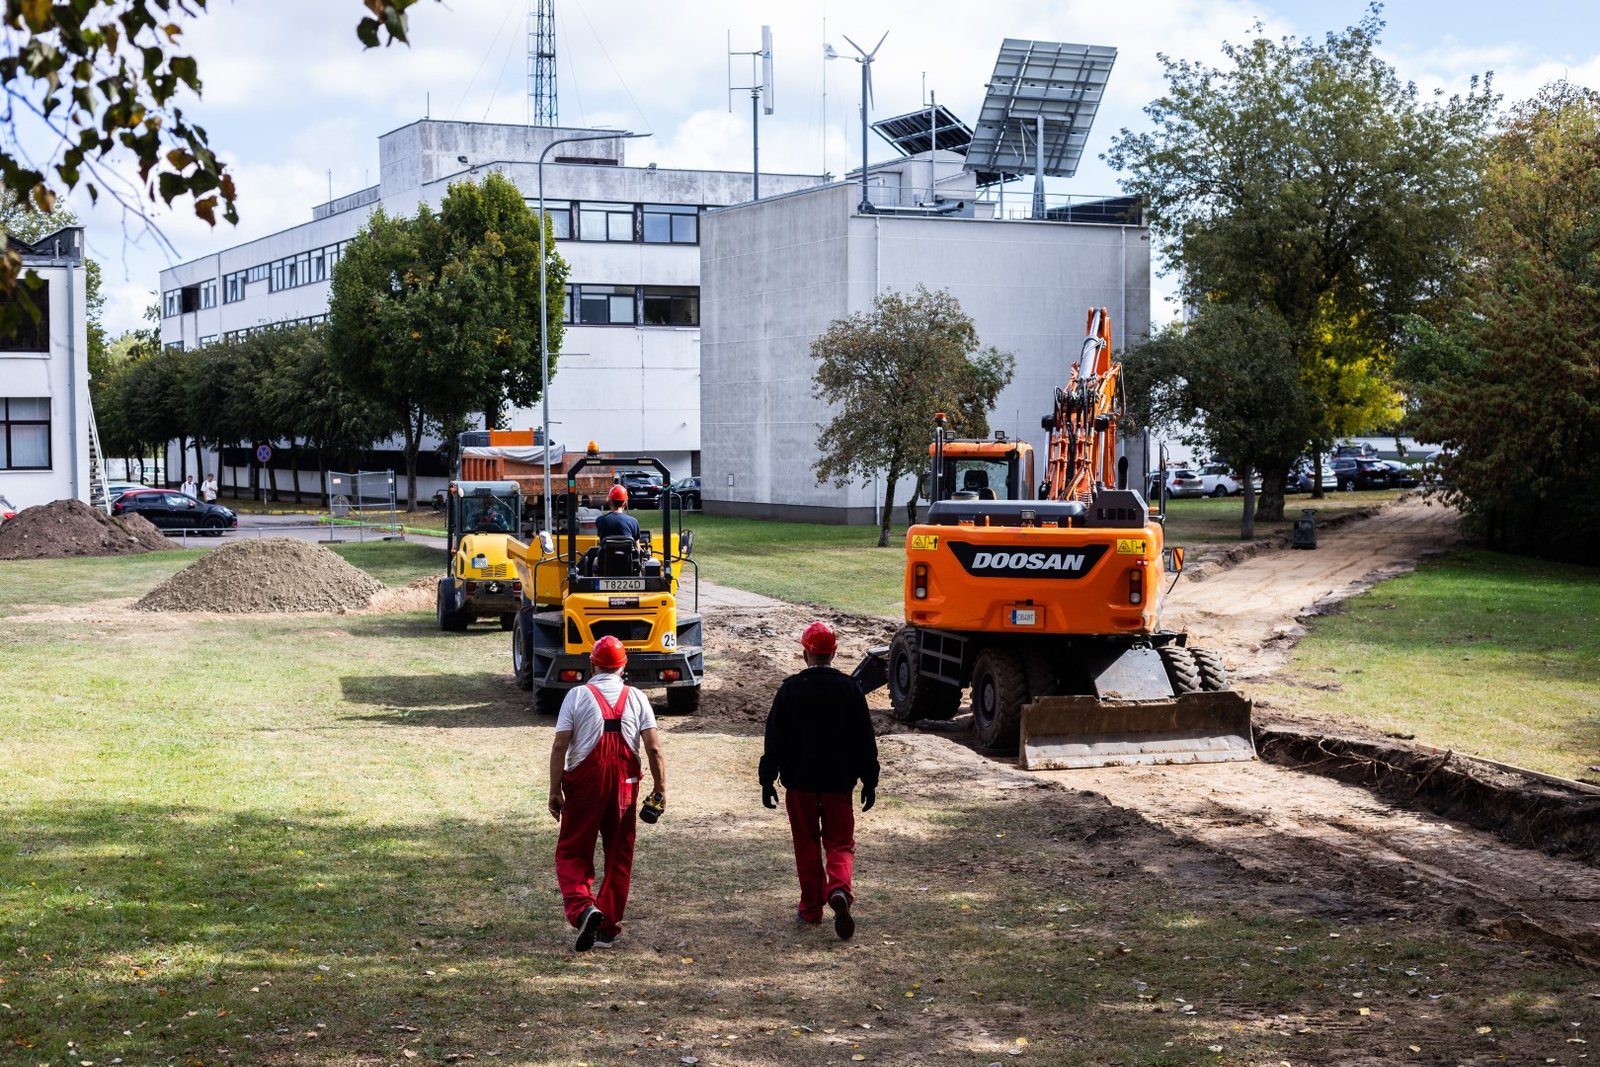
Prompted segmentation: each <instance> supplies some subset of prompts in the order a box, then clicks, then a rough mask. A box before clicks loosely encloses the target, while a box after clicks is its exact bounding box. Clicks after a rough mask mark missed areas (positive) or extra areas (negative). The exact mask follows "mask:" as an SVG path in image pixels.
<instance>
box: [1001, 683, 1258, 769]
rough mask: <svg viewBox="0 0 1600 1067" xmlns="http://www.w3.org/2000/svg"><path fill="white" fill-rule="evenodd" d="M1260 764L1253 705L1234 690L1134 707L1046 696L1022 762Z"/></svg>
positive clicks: (1026, 725) (1029, 722)
mask: <svg viewBox="0 0 1600 1067" xmlns="http://www.w3.org/2000/svg"><path fill="white" fill-rule="evenodd" d="M1255 758H1256V746H1255V741H1254V739H1253V737H1252V736H1251V733H1250V701H1248V700H1246V699H1245V698H1244V697H1242V696H1240V695H1239V694H1238V693H1234V692H1220V693H1187V694H1185V695H1183V696H1176V697H1170V698H1168V699H1165V700H1128V701H1110V700H1101V699H1099V698H1097V697H1092V696H1044V697H1037V698H1035V699H1034V701H1033V703H1031V704H1029V705H1027V706H1026V707H1025V708H1023V709H1022V754H1021V763H1022V766H1023V767H1024V768H1026V769H1028V770H1035V771H1037V770H1071V769H1075V768H1083V767H1131V766H1140V765H1146V764H1155V763H1231V762H1235V761H1242V760H1252V759H1255Z"/></svg>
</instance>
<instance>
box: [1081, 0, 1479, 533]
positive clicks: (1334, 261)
mask: <svg viewBox="0 0 1600 1067" xmlns="http://www.w3.org/2000/svg"><path fill="white" fill-rule="evenodd" d="M1380 10H1381V8H1380V6H1379V5H1373V6H1372V7H1371V8H1370V9H1369V12H1368V14H1367V16H1366V17H1365V18H1363V19H1362V20H1361V21H1360V23H1358V24H1357V25H1355V26H1352V27H1349V28H1347V29H1346V30H1344V31H1343V32H1341V33H1330V34H1328V35H1327V36H1326V37H1325V39H1324V40H1323V41H1321V42H1317V41H1315V40H1309V39H1308V40H1299V39H1297V38H1294V37H1286V38H1283V39H1282V40H1278V41H1273V40H1270V39H1268V38H1266V37H1265V36H1262V35H1260V34H1259V32H1258V34H1257V35H1256V36H1255V37H1253V38H1252V39H1251V40H1249V41H1248V42H1247V43H1245V44H1243V45H1236V44H1231V43H1230V44H1226V45H1224V47H1223V54H1224V56H1225V59H1226V62H1225V64H1224V65H1223V66H1221V67H1209V66H1206V65H1203V64H1200V63H1196V62H1192V61H1188V60H1175V59H1171V58H1168V57H1166V56H1162V57H1161V61H1162V63H1163V65H1164V66H1165V68H1166V79H1167V83H1168V90H1167V93H1166V95H1165V96H1163V97H1161V98H1160V99H1158V100H1156V101H1154V102H1153V103H1151V104H1150V105H1149V106H1148V107H1146V108H1145V113H1146V114H1147V115H1149V116H1150V118H1151V119H1152V121H1153V122H1154V129H1152V130H1150V131H1148V132H1143V133H1132V132H1130V131H1128V130H1123V131H1122V132H1121V133H1120V134H1119V135H1118V136H1117V137H1116V138H1114V140H1113V143H1112V147H1111V149H1110V151H1109V152H1107V153H1106V159H1107V160H1108V161H1109V162H1110V163H1111V165H1112V166H1114V167H1116V168H1118V169H1119V170H1122V171H1124V172H1126V173H1127V174H1128V175H1129V177H1128V178H1127V179H1126V180H1125V182H1124V187H1125V189H1126V190H1127V191H1128V192H1130V193H1134V194H1136V195H1138V196H1140V197H1142V198H1143V199H1144V200H1145V202H1146V203H1147V205H1148V215H1147V217H1148V219H1149V220H1150V224H1151V226H1152V228H1153V229H1154V230H1155V231H1156V233H1157V235H1158V236H1159V237H1160V238H1161V239H1162V240H1163V243H1164V251H1163V255H1164V258H1165V261H1166V265H1167V266H1168V267H1169V268H1170V269H1173V270H1176V271H1178V272H1179V273H1180V275H1181V278H1182V288H1181V291H1182V295H1183V298H1184V300H1185V302H1186V303H1188V304H1189V305H1191V306H1195V307H1200V306H1202V305H1204V304H1207V303H1239V304H1242V305H1244V306H1246V307H1249V308H1252V309H1261V310H1267V311H1270V312H1271V313H1273V314H1276V315H1278V316H1279V317H1280V318H1281V319H1282V320H1283V322H1284V325H1285V327H1286V328H1287V330H1288V335H1289V338H1290V344H1291V347H1290V353H1291V355H1292V357H1293V359H1294V361H1295V364H1296V366H1297V367H1298V368H1300V370H1301V372H1302V373H1303V375H1304V378H1305V386H1306V388H1305V389H1303V390H1301V393H1300V395H1301V396H1302V398H1303V401H1304V406H1303V408H1302V409H1301V410H1300V411H1299V412H1297V417H1298V418H1299V419H1300V421H1301V423H1302V433H1301V434H1300V441H1299V443H1298V444H1295V443H1286V444H1285V446H1284V449H1283V451H1282V452H1281V453H1279V454H1274V455H1268V456H1262V457H1260V462H1261V464H1262V470H1261V473H1262V477H1263V492H1262V500H1261V511H1262V514H1263V516H1264V517H1269V518H1281V517H1282V514H1283V495H1282V486H1283V484H1284V479H1285V477H1286V475H1287V473H1288V470H1289V467H1290V465H1291V464H1292V462H1293V460H1294V458H1295V456H1296V455H1297V454H1298V453H1299V451H1300V450H1301V449H1302V448H1304V447H1305V446H1306V444H1307V443H1308V442H1314V441H1322V440H1328V439H1331V438H1332V436H1333V435H1334V426H1335V424H1337V423H1338V422H1340V421H1347V420H1345V419H1344V416H1345V415H1346V414H1348V409H1349V403H1348V400H1347V399H1346V397H1348V396H1354V397H1371V396H1373V395H1374V394H1375V393H1379V392H1381V390H1382V388H1383V385H1384V376H1385V374H1386V372H1387V358H1388V357H1387V353H1388V352H1390V351H1392V344H1391V342H1392V339H1393V337H1394V335H1395V331H1396V329H1397V326H1398V323H1399V321H1400V320H1401V318H1402V317H1403V316H1405V315H1407V314H1410V313H1414V312H1419V311H1428V310H1430V309H1436V308H1438V307H1440V306H1442V305H1443V304H1444V303H1446V302H1447V297H1448V296H1449V294H1450V293H1451V291H1452V289H1451V285H1452V279H1453V278H1454V276H1455V274H1456V272H1457V270H1458V268H1459V266H1460V263H1461V242H1462V239H1463V238H1464V236H1465V234H1466V231H1467V227H1468V225H1469V223H1470V220H1471V218H1472V213H1473V210H1474V207H1475V203H1476V201H1475V191H1476V188H1477V171H1478V166H1479V155H1480V148H1481V143H1482V135H1483V132H1484V130H1486V129H1487V126H1488V122H1489V119H1490V116H1491V114H1492V111H1493V108H1494V106H1495V100H1496V98H1495V97H1494V96H1493V95H1491V94H1490V92H1489V91H1488V82H1487V80H1485V81H1484V82H1482V83H1481V84H1480V83H1479V82H1478V81H1477V80H1476V79H1474V81H1473V84H1472V88H1471V90H1470V91H1469V92H1468V93H1467V94H1466V95H1465V96H1451V97H1449V98H1441V99H1437V100H1434V101H1431V102H1424V101H1423V100H1422V99H1421V98H1420V96H1419V93H1418V91H1417V89H1416V87H1415V86H1414V85H1411V84H1409V83H1405V82H1402V81H1401V80H1400V79H1399V77H1398V76H1397V75H1396V73H1395V71H1394V69H1393V68H1392V67H1391V66H1390V65H1389V64H1388V63H1386V62H1384V61H1383V60H1382V59H1381V58H1379V56H1378V55H1377V52H1376V48H1377V45H1378V42H1379V37H1380V35H1381V32H1382V29H1383V22H1382V20H1381V19H1380V18H1379V12H1380ZM1258 30H1259V27H1258ZM1334 323H1336V324H1337V329H1333V330H1330V329H1329V326H1330V324H1334ZM1359 403H1365V401H1361V402H1359Z"/></svg>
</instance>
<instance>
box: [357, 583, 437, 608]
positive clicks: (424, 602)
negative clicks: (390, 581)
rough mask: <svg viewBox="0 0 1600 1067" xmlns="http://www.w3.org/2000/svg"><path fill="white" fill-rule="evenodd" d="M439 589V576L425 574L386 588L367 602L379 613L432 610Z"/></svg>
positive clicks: (368, 605) (369, 606) (368, 606)
mask: <svg viewBox="0 0 1600 1067" xmlns="http://www.w3.org/2000/svg"><path fill="white" fill-rule="evenodd" d="M438 591H439V579H438V577H437V576H435V575H431V574H428V575H423V576H422V577H421V578H413V579H412V580H411V581H409V582H407V583H406V584H405V585H401V586H393V587H390V588H386V589H384V590H383V591H382V592H380V593H379V594H378V595H377V596H375V597H373V598H372V600H371V601H370V602H369V603H368V604H367V610H368V611H370V612H373V613H374V614H379V615H398V614H402V613H404V612H408V611H432V610H433V609H434V601H435V598H436V597H437V596H438Z"/></svg>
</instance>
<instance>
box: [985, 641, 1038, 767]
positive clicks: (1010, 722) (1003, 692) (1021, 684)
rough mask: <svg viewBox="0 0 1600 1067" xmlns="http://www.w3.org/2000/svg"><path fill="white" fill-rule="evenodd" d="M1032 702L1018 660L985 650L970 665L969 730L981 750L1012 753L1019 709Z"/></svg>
mask: <svg viewBox="0 0 1600 1067" xmlns="http://www.w3.org/2000/svg"><path fill="white" fill-rule="evenodd" d="M1032 699H1033V694H1032V693H1031V692H1030V691H1029V689H1028V670H1027V666H1026V664H1024V662H1023V659H1022V656H1020V655H1019V654H1018V653H1016V652H1013V651H1012V650H1011V649H1009V648H986V649H984V650H983V651H982V652H979V653H978V658H977V660H975V661H974V662H973V665H972V728H973V729H974V730H975V731H977V734H978V740H979V741H981V742H982V743H983V745H984V747H985V748H988V749H990V750H992V751H995V752H1005V751H1011V752H1014V751H1016V748H1017V738H1018V736H1019V731H1020V729H1021V726H1022V709H1023V708H1024V707H1026V706H1027V705H1028V703H1029V702H1031V701H1032Z"/></svg>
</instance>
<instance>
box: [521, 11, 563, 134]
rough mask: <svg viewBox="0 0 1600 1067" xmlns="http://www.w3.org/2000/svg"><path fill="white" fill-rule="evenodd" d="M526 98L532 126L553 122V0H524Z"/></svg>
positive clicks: (554, 64)
mask: <svg viewBox="0 0 1600 1067" xmlns="http://www.w3.org/2000/svg"><path fill="white" fill-rule="evenodd" d="M528 102H529V104H530V105H531V107H530V116H531V117H530V121H531V123H532V124H533V125H535V126H556V125H559V124H560V123H559V122H558V120H557V117H556V0H528Z"/></svg>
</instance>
